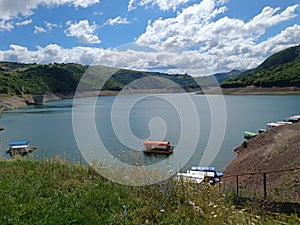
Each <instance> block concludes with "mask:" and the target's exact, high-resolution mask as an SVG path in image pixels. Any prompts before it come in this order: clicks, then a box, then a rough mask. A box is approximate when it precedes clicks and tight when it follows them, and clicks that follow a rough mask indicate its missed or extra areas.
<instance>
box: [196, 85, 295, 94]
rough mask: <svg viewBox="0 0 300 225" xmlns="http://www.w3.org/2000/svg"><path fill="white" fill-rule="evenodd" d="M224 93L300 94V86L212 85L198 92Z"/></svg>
mask: <svg viewBox="0 0 300 225" xmlns="http://www.w3.org/2000/svg"><path fill="white" fill-rule="evenodd" d="M220 92H221V93H222V94H224V95H293V94H300V90H299V88H298V87H270V88H263V87H255V86H248V87H244V88H219V87H210V88H207V89H204V90H203V91H200V92H198V94H220Z"/></svg>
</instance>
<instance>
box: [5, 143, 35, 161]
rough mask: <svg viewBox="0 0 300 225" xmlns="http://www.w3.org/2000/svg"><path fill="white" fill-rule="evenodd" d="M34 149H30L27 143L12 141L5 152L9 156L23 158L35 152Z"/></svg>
mask: <svg viewBox="0 0 300 225" xmlns="http://www.w3.org/2000/svg"><path fill="white" fill-rule="evenodd" d="M36 149H37V148H36V147H30V146H29V141H14V142H10V143H9V149H8V150H7V151H6V153H7V154H10V156H12V157H15V156H18V155H19V156H25V155H27V154H29V153H31V152H32V151H34V150H36Z"/></svg>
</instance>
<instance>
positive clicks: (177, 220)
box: [0, 159, 299, 225]
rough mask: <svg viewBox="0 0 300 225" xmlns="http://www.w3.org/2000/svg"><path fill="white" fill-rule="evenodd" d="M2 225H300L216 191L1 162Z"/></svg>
mask: <svg viewBox="0 0 300 225" xmlns="http://www.w3.org/2000/svg"><path fill="white" fill-rule="evenodd" d="M0 177H1V179H0V224H39V225H41V224H297V223H299V220H298V219H297V218H296V217H288V218H287V217H285V216H279V217H276V218H274V217H272V216H268V215H267V214H266V213H265V212H258V211H254V210H251V209H248V210H246V209H239V208H236V206H235V205H234V204H233V201H232V199H231V198H230V197H228V196H225V195H223V194H222V193H220V190H219V189H218V187H217V186H209V185H206V184H201V185H199V184H198V185H196V184H187V183H181V182H175V181H174V180H171V179H170V180H167V181H164V182H162V183H159V184H155V185H149V186H143V187H132V186H124V185H120V184H116V183H113V182H111V181H109V180H106V179H104V178H102V177H101V176H98V175H97V174H95V173H94V171H93V170H91V169H89V168H88V167H86V166H82V165H77V164H70V163H67V162H65V161H60V160H33V159H30V160H26V159H17V160H0Z"/></svg>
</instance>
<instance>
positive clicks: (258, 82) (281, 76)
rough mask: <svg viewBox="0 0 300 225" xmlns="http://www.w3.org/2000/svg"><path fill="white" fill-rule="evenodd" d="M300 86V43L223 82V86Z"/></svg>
mask: <svg viewBox="0 0 300 225" xmlns="http://www.w3.org/2000/svg"><path fill="white" fill-rule="evenodd" d="M251 85H254V86H256V87H289V86H294V87H300V45H298V46H294V47H290V48H287V49H285V50H283V51H280V52H278V53H275V54H273V55H271V56H270V57H268V58H267V59H266V60H265V61H264V62H263V63H261V64H260V65H259V66H258V67H256V68H254V69H251V70H248V71H245V72H243V73H241V74H240V75H239V76H237V77H234V78H230V79H228V80H226V81H223V82H222V83H221V87H222V88H238V87H246V86H251Z"/></svg>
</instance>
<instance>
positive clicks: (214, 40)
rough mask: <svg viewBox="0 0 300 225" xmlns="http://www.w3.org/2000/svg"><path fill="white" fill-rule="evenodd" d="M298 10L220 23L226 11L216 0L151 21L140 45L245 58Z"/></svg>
mask: <svg viewBox="0 0 300 225" xmlns="http://www.w3.org/2000/svg"><path fill="white" fill-rule="evenodd" d="M297 7H298V5H294V6H290V7H287V8H286V9H284V10H283V11H282V12H281V13H279V10H280V9H278V8H276V9H272V8H270V7H265V8H264V9H263V10H262V12H261V13H260V14H258V15H257V16H255V17H254V18H253V19H251V20H250V21H248V22H244V21H243V20H241V19H236V18H229V17H227V16H225V17H222V18H220V19H217V20H216V19H215V16H216V15H218V14H221V13H223V12H225V11H226V8H225V7H224V6H222V5H218V4H217V3H216V1H214V0H203V1H202V2H201V3H200V4H195V5H192V6H190V7H188V8H185V9H183V10H182V12H180V13H178V15H177V16H176V17H174V18H167V19H158V20H156V21H153V22H151V21H149V23H148V26H147V28H146V31H145V32H144V33H143V34H141V35H140V37H139V38H138V39H137V40H136V43H137V44H139V45H142V46H149V47H151V48H153V49H156V50H159V51H178V50H182V49H189V48H193V49H200V50H201V51H202V52H205V51H209V53H210V54H213V55H218V54H222V53H226V54H229V55H232V54H235V55H236V54H239V55H243V54H246V52H250V51H252V50H251V48H252V47H253V46H255V42H256V41H257V40H258V39H259V38H260V37H261V35H263V34H264V33H265V32H266V31H267V29H268V28H270V27H271V26H274V25H277V24H279V23H280V22H283V21H287V20H290V19H292V18H294V17H295V16H296V14H295V10H296V8H297ZM222 55H223V54H222ZM224 56H226V55H225V54H224Z"/></svg>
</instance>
